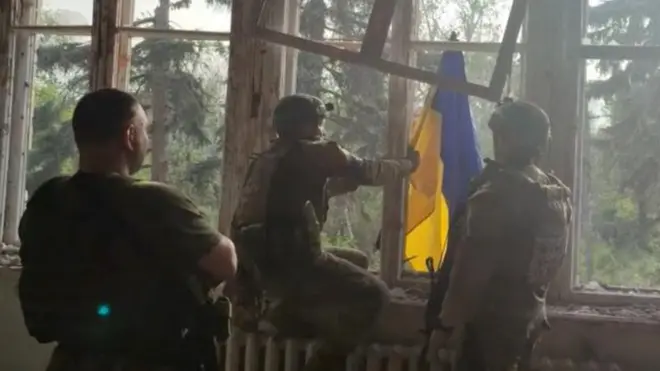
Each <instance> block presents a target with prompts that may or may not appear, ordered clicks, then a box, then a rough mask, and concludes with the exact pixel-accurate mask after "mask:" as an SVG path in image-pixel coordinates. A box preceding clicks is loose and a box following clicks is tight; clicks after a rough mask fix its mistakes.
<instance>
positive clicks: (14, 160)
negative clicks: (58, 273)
mask: <svg viewBox="0 0 660 371" xmlns="http://www.w3.org/2000/svg"><path fill="white" fill-rule="evenodd" d="M16 9H17V21H18V22H19V23H20V24H30V23H34V22H35V21H36V12H37V2H36V0H23V1H22V2H21V4H20V6H17V8H16ZM15 44H16V45H15V48H14V65H15V70H14V76H13V88H12V93H13V97H12V100H11V121H10V125H9V152H8V157H9V159H8V163H7V185H6V187H7V191H6V192H7V194H6V203H5V209H4V212H5V220H4V226H3V227H4V230H3V236H2V238H3V242H4V243H6V244H8V245H14V246H16V245H18V244H19V242H20V241H19V238H18V224H19V221H20V217H21V214H22V213H23V207H24V205H25V187H24V182H25V164H26V163H25V157H26V155H27V136H28V132H29V127H30V125H31V117H32V112H31V107H30V101H31V96H32V83H33V78H32V77H33V76H34V67H35V63H34V62H35V57H36V36H34V35H28V34H23V35H21V34H17V35H16V38H15Z"/></svg>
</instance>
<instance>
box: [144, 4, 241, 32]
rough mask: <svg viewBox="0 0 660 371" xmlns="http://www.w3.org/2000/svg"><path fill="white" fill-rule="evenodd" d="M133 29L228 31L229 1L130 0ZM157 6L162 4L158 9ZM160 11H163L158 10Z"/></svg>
mask: <svg viewBox="0 0 660 371" xmlns="http://www.w3.org/2000/svg"><path fill="white" fill-rule="evenodd" d="M133 1H134V8H133V9H134V10H133V26H134V27H145V28H158V29H167V28H174V29H180V30H197V31H214V32H229V29H230V25H231V14H230V8H229V6H228V5H229V3H230V1H229V0H210V1H206V0H192V1H175V0H133ZM159 5H163V7H162V8H160V7H159ZM159 9H164V10H165V11H159Z"/></svg>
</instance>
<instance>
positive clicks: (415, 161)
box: [406, 146, 419, 172]
mask: <svg viewBox="0 0 660 371" xmlns="http://www.w3.org/2000/svg"><path fill="white" fill-rule="evenodd" d="M406 159H408V160H409V161H410V162H412V165H413V169H412V171H413V172H414V171H415V170H417V167H418V166H419V152H417V151H416V150H415V148H413V147H412V146H408V153H407V154H406Z"/></svg>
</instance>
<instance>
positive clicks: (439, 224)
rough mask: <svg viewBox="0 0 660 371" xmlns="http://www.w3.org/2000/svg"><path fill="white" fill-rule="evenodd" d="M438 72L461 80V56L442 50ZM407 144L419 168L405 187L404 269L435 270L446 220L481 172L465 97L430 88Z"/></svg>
mask: <svg viewBox="0 0 660 371" xmlns="http://www.w3.org/2000/svg"><path fill="white" fill-rule="evenodd" d="M438 73H439V74H442V75H443V76H447V77H452V78H455V79H458V80H461V81H466V77H465V59H464V57H463V53H461V52H457V51H446V52H444V53H443V55H442V58H441V60H440V66H439V68H438ZM410 145H411V146H412V147H413V148H415V150H417V151H418V152H419V154H420V164H419V167H418V168H417V171H415V173H414V174H412V175H411V176H410V185H409V186H408V200H407V201H408V202H407V213H406V223H405V227H406V236H405V250H404V254H405V259H406V261H407V262H408V264H409V265H410V267H411V268H412V269H413V270H414V271H417V272H422V271H426V259H427V258H428V257H432V258H433V260H434V262H435V263H436V268H437V266H439V263H440V262H441V261H442V258H443V256H444V252H445V248H446V245H447V236H448V232H449V227H450V221H451V220H452V217H453V215H454V213H455V212H456V208H457V207H458V206H459V205H460V204H462V203H464V202H465V201H466V199H467V197H468V186H469V183H470V180H471V179H472V178H473V177H474V176H476V175H477V174H478V173H479V172H480V171H481V169H482V160H481V156H480V154H479V147H478V144H477V140H476V135H475V129H474V125H473V123H472V117H471V113H470V106H469V102H468V97H467V96H466V95H465V94H462V93H458V92H452V91H439V90H437V89H435V88H434V89H432V90H431V92H430V93H429V96H428V98H427V100H426V103H425V106H424V109H423V110H422V112H421V114H420V116H419V117H418V118H417V119H416V120H415V122H414V123H413V126H412V129H411V133H410Z"/></svg>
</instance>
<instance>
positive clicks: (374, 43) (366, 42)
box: [360, 0, 411, 58]
mask: <svg viewBox="0 0 660 371" xmlns="http://www.w3.org/2000/svg"><path fill="white" fill-rule="evenodd" d="M404 1H406V2H410V1H411V0H404ZM396 3H397V0H376V1H375V2H374V7H373V9H372V10H371V15H370V16H369V24H368V26H367V32H366V34H365V35H364V38H363V39H362V47H361V49H360V53H362V54H363V55H365V56H367V57H370V58H381V56H382V55H383V49H384V48H385V41H386V40H387V35H388V33H389V29H390V24H392V17H393V16H394V9H395V7H396ZM408 32H410V29H408Z"/></svg>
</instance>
